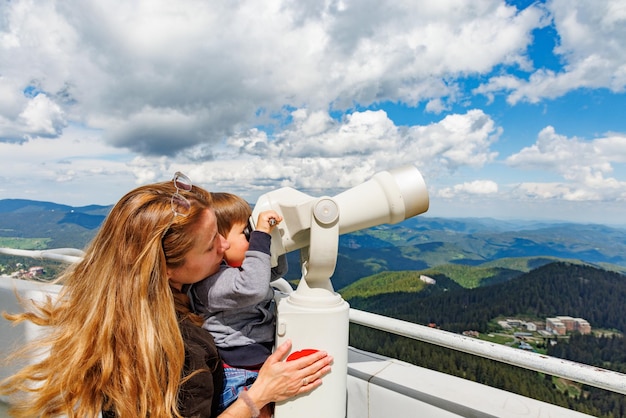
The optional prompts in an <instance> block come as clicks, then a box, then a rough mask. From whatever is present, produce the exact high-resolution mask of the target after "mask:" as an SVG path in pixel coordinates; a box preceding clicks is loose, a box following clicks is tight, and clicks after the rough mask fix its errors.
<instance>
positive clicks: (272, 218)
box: [256, 210, 283, 234]
mask: <svg viewBox="0 0 626 418" xmlns="http://www.w3.org/2000/svg"><path fill="white" fill-rule="evenodd" d="M282 220H283V217H282V216H280V215H279V214H278V212H276V211H273V210H266V211H265V212H261V213H259V218H258V219H257V222H256V230H257V231H261V232H265V233H267V234H269V233H271V232H272V229H274V227H275V226H276V225H278V224H279V223H280V222H282Z"/></svg>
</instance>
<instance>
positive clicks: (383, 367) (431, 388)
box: [348, 348, 589, 418]
mask: <svg viewBox="0 0 626 418" xmlns="http://www.w3.org/2000/svg"><path fill="white" fill-rule="evenodd" d="M348 394H349V395H348V417H350V418H366V417H367V418H389V417H434V418H437V417H442V418H443V417H459V416H461V417H485V418H486V417H525V418H526V417H536V418H582V417H589V415H586V414H582V413H580V412H576V411H572V410H569V409H566V408H561V407H558V406H555V405H552V404H549V403H545V402H541V401H537V400H535V399H530V398H526V397H524V396H520V395H517V394H514V393H511V392H507V391H504V390H500V389H495V388H492V387H489V386H486V385H483V384H479V383H476V382H472V381H469V380H465V379H462V378H459V377H455V376H451V375H447V374H445V373H440V372H436V371H433V370H429V369H425V368H423V367H417V366H414V365H411V364H409V363H406V362H403V361H400V360H397V359H390V358H387V357H383V356H379V355H376V354H372V353H368V352H364V351H361V350H357V349H354V348H350V353H349V356H348Z"/></svg>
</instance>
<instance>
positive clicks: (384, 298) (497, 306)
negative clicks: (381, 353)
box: [349, 262, 626, 332]
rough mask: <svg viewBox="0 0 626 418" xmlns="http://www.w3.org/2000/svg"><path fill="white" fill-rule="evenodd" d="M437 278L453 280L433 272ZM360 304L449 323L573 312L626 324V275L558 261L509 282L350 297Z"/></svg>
mask: <svg viewBox="0 0 626 418" xmlns="http://www.w3.org/2000/svg"><path fill="white" fill-rule="evenodd" d="M433 278H435V279H436V280H438V281H439V280H447V278H445V277H442V276H433ZM349 302H350V305H351V306H352V307H354V308H357V309H362V310H366V311H369V312H376V313H380V314H382V315H387V316H392V317H395V318H400V319H404V320H407V321H410V322H415V323H418V324H428V323H436V324H437V325H438V326H440V327H441V328H443V329H446V330H449V331H453V332H460V331H463V330H468V329H473V330H477V331H481V332H486V331H487V330H488V327H489V321H491V320H492V319H493V318H495V317H497V316H518V315H522V316H528V317H533V318H545V317H548V316H556V315H570V316H576V317H582V318H585V319H587V320H588V321H589V322H590V323H591V324H592V326H594V327H601V328H614V329H618V330H620V331H622V332H623V331H625V330H626V315H624V312H626V277H625V276H624V275H622V274H619V273H615V272H608V271H605V270H601V269H597V268H593V267H590V266H586V265H575V264H569V263H561V262H559V263H552V264H548V265H546V266H543V267H539V268H537V269H535V270H532V271H530V272H528V273H525V274H522V275H520V276H519V277H517V278H515V279H512V280H510V281H508V282H505V283H500V284H494V285H491V286H484V287H480V288H476V289H457V290H450V291H447V292H439V293H438V294H436V295H432V296H430V297H428V298H424V297H420V296H419V295H416V294H415V293H411V292H395V293H387V294H380V295H376V296H373V297H363V296H355V297H352V298H350V299H349Z"/></svg>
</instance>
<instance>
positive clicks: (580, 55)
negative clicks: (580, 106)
mask: <svg viewBox="0 0 626 418" xmlns="http://www.w3.org/2000/svg"><path fill="white" fill-rule="evenodd" d="M546 8H547V9H548V10H549V12H550V15H551V17H552V19H553V25H554V28H555V30H556V31H557V32H558V35H559V40H560V43H559V44H557V45H556V46H555V48H554V51H553V53H554V54H555V55H556V56H557V57H558V58H559V59H560V60H561V61H562V63H563V69H562V70H560V71H555V70H552V69H545V68H537V69H536V70H535V71H534V72H532V73H531V74H530V77H529V78H528V80H525V79H523V78H519V77H516V76H513V75H502V76H500V75H498V76H496V77H493V78H492V79H491V80H489V81H488V82H487V83H485V84H483V85H481V86H479V87H478V88H476V89H475V92H476V93H482V94H486V95H487V96H488V97H490V98H491V97H492V95H493V93H494V92H499V91H503V90H504V91H510V95H509V96H508V98H507V101H508V102H509V103H511V104H515V103H517V102H519V101H528V102H530V103H537V102H539V101H540V100H542V99H544V98H550V99H553V98H556V97H560V96H563V95H565V94H566V93H568V92H570V91H572V90H576V89H580V88H607V89H610V90H611V91H613V92H616V93H623V92H624V91H626V50H625V49H624V47H623V44H624V42H623V40H624V39H626V6H625V5H624V2H623V1H622V0H598V1H594V2H589V1H586V0H553V1H550V2H547V3H546Z"/></svg>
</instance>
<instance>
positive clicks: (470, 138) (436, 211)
mask: <svg viewBox="0 0 626 418" xmlns="http://www.w3.org/2000/svg"><path fill="white" fill-rule="evenodd" d="M623 39H626V4H624V2H623V1H619V0H597V1H594V2H590V1H587V0H571V1H570V0H552V1H544V2H542V1H539V2H531V1H508V2H507V1H501V0H477V1H472V2H467V1H461V0H440V1H437V2H433V1H415V2H406V4H405V3H401V2H380V1H373V0H372V1H369V0H360V1H351V0H327V1H325V2H318V1H291V0H268V1H264V2H258V1H255V0H242V1H240V2H197V1H191V0H181V1H177V2H171V1H162V0H152V1H138V0H127V1H121V0H119V1H118V0H111V1H107V2H104V1H102V0H98V1H95V0H80V1H79V0H66V1H62V2H61V1H53V0H51V1H48V2H45V3H37V4H35V2H32V1H28V0H17V1H11V2H2V3H0V198H26V199H35V200H46V201H53V202H58V203H65V204H71V205H76V206H80V205H87V204H92V203H95V204H112V203H114V202H115V201H117V199H119V197H121V196H122V195H123V194H124V193H125V192H126V191H128V190H129V189H131V188H133V187H136V186H137V185H140V184H145V183H150V182H154V181H162V180H167V179H169V178H171V176H172V173H173V172H174V171H177V170H181V171H183V172H185V173H187V174H188V175H189V176H190V177H191V178H192V180H193V181H194V182H195V183H196V184H199V185H202V186H204V187H206V188H208V189H209V190H216V191H217V190H219V191H230V192H234V193H238V194H241V195H243V196H244V197H245V198H247V199H248V200H249V201H251V202H254V201H256V199H258V197H259V196H260V195H262V194H263V193H266V192H269V191H271V190H274V189H276V188H279V187H293V188H295V189H298V190H300V191H302V192H304V193H307V194H310V195H311V196H323V195H329V196H333V195H335V194H337V193H339V192H341V191H343V190H345V189H347V188H350V187H353V186H355V185H357V184H360V183H362V182H363V181H366V180H367V179H369V178H370V177H371V176H372V175H373V174H375V173H376V172H379V171H384V170H389V169H392V168H394V167H397V166H401V165H406V164H411V165H414V166H416V167H417V168H418V169H419V170H420V172H421V173H422V175H423V177H424V179H425V181H426V184H427V186H428V191H429V196H430V202H431V205H430V209H429V211H428V213H427V214H426V215H425V216H441V217H494V218H499V219H526V220H532V219H536V220H556V221H574V222H583V223H588V222H589V223H606V224H611V225H622V226H624V225H626V221H624V215H623V214H624V208H625V200H626V118H625V117H624V116H625V111H624V109H625V108H626V49H625V48H624V47H623Z"/></svg>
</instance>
